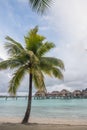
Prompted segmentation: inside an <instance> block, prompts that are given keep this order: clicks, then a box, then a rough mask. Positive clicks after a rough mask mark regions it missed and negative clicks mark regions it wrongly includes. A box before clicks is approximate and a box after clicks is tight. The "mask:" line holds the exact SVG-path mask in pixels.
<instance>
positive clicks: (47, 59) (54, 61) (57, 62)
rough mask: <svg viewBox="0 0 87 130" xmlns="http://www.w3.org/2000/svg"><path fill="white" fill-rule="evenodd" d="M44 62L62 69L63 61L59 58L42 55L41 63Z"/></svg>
mask: <svg viewBox="0 0 87 130" xmlns="http://www.w3.org/2000/svg"><path fill="white" fill-rule="evenodd" d="M42 62H43V63H46V64H48V65H51V66H56V67H59V68H61V69H62V70H64V63H63V61H62V60H61V59H58V58H54V57H42V58H41V63H42Z"/></svg>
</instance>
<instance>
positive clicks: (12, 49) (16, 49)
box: [5, 36, 24, 55]
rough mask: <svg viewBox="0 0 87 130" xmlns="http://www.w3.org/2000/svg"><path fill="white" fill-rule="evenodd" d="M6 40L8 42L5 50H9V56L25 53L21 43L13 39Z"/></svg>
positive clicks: (7, 38)
mask: <svg viewBox="0 0 87 130" xmlns="http://www.w3.org/2000/svg"><path fill="white" fill-rule="evenodd" d="M6 40H7V41H8V42H6V44H5V48H6V49H7V51H8V54H10V55H17V54H19V53H20V52H22V51H24V48H23V47H22V45H21V44H20V43H18V42H16V41H15V40H14V39H12V38H11V37H9V36H7V37H6Z"/></svg>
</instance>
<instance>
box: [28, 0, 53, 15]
mask: <svg viewBox="0 0 87 130" xmlns="http://www.w3.org/2000/svg"><path fill="white" fill-rule="evenodd" d="M51 2H52V0H29V4H30V6H31V8H32V9H33V10H35V11H36V12H37V13H40V14H43V13H44V12H45V11H46V9H48V8H49V7H50V4H51Z"/></svg>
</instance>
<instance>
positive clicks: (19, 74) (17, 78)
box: [8, 66, 26, 95]
mask: <svg viewBox="0 0 87 130" xmlns="http://www.w3.org/2000/svg"><path fill="white" fill-rule="evenodd" d="M25 72H26V68H25V67H24V66H23V67H20V68H19V69H18V70H17V71H16V72H15V73H14V74H13V77H12V79H11V80H10V83H9V90H8V91H9V93H11V94H14V95H15V94H16V91H17V89H18V87H19V85H20V83H21V81H22V79H23V77H24V75H25Z"/></svg>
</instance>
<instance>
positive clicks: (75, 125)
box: [0, 118, 87, 130]
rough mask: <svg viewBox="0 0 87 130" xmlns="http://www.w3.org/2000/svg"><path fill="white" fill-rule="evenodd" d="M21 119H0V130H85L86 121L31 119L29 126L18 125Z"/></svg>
mask: <svg viewBox="0 0 87 130" xmlns="http://www.w3.org/2000/svg"><path fill="white" fill-rule="evenodd" d="M21 120H22V119H21V118H0V130H19V129H20V130H49V129H50V130H87V121H86V120H64V119H62V120H60V119H47V118H31V119H30V124H26V125H23V124H20V122H21Z"/></svg>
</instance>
